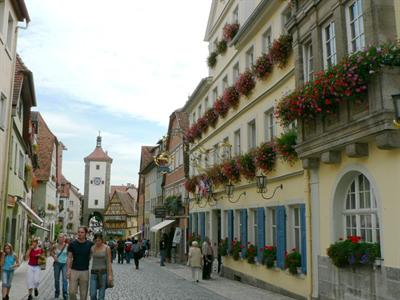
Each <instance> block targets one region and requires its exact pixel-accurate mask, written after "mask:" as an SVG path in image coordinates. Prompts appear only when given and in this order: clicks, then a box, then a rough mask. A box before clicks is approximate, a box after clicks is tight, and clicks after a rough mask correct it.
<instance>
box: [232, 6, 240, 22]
mask: <svg viewBox="0 0 400 300" xmlns="http://www.w3.org/2000/svg"><path fill="white" fill-rule="evenodd" d="M232 23H234V24H235V23H236V24H239V6H236V7H235V9H234V10H233V13H232Z"/></svg>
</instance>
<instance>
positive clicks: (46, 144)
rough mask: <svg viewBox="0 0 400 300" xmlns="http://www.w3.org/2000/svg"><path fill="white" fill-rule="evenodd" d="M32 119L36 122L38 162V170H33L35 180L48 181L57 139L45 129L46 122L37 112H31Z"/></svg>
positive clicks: (47, 128)
mask: <svg viewBox="0 0 400 300" xmlns="http://www.w3.org/2000/svg"><path fill="white" fill-rule="evenodd" d="M32 119H33V120H37V121H38V127H39V128H38V162H39V168H38V169H35V171H34V172H35V177H36V178H37V180H41V181H48V180H49V178H50V170H51V159H52V153H53V150H55V149H54V146H55V144H57V138H56V137H55V136H54V135H53V133H52V132H51V131H50V129H49V127H47V124H46V122H45V121H44V119H43V118H42V116H41V114H40V113H39V112H32Z"/></svg>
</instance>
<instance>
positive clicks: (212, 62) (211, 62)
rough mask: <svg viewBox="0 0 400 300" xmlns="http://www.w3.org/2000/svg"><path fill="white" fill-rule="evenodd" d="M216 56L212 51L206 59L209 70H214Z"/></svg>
mask: <svg viewBox="0 0 400 300" xmlns="http://www.w3.org/2000/svg"><path fill="white" fill-rule="evenodd" d="M217 56H218V53H217V52H215V51H213V52H211V53H210V55H209V56H208V57H207V65H208V66H209V67H210V68H214V67H215V65H216V64H217Z"/></svg>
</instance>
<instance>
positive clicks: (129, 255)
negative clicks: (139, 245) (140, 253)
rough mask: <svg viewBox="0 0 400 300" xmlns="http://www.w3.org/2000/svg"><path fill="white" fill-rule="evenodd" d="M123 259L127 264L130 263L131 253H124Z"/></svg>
mask: <svg viewBox="0 0 400 300" xmlns="http://www.w3.org/2000/svg"><path fill="white" fill-rule="evenodd" d="M125 259H126V263H127V264H129V263H131V253H130V252H125Z"/></svg>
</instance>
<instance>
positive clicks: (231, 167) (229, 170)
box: [221, 159, 240, 182]
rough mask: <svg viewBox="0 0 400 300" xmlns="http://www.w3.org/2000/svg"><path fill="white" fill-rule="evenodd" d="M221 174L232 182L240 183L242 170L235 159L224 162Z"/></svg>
mask: <svg viewBox="0 0 400 300" xmlns="http://www.w3.org/2000/svg"><path fill="white" fill-rule="evenodd" d="M221 172H222V174H223V175H224V176H225V177H227V178H228V179H229V180H230V181H232V182H239V181H240V170H239V168H238V165H237V163H236V161H235V160H234V159H230V160H226V161H224V162H223V163H222V165H221Z"/></svg>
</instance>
